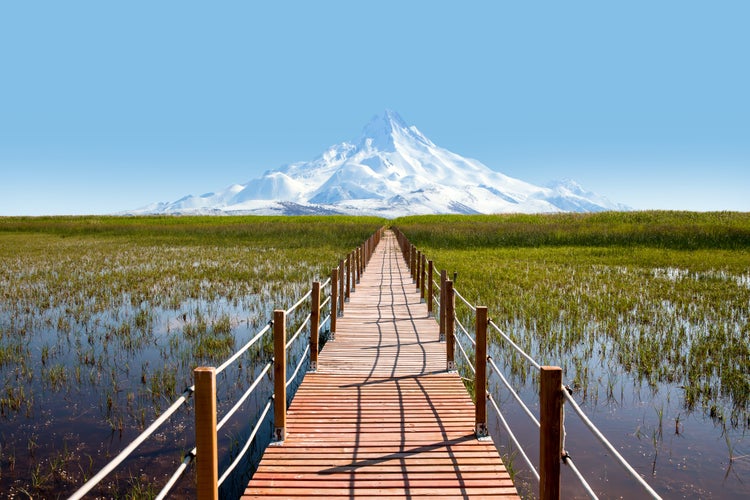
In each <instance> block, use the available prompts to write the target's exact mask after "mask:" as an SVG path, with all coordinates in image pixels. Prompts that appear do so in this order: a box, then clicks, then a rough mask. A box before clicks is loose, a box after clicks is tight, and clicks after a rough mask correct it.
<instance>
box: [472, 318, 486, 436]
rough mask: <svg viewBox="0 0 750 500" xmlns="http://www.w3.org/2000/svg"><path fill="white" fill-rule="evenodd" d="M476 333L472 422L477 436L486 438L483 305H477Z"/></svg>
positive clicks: (484, 321) (484, 322) (484, 325)
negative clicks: (474, 404)
mask: <svg viewBox="0 0 750 500" xmlns="http://www.w3.org/2000/svg"><path fill="white" fill-rule="evenodd" d="M476 333H477V338H476V341H477V346H476V349H475V358H474V369H475V370H476V377H475V378H474V395H475V396H476V399H477V404H476V406H475V412H474V423H475V424H476V425H475V429H476V435H477V437H478V438H486V437H487V436H488V435H489V433H488V432H487V308H486V307H485V306H477V317H476Z"/></svg>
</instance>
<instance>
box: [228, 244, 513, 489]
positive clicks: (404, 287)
mask: <svg viewBox="0 0 750 500" xmlns="http://www.w3.org/2000/svg"><path fill="white" fill-rule="evenodd" d="M344 313H345V314H344V316H343V317H341V318H338V322H337V328H336V340H335V341H332V342H329V343H328V344H326V346H325V348H324V349H323V350H322V351H321V353H320V356H319V366H318V371H317V373H308V374H307V375H306V376H305V378H304V381H303V382H302V384H301V385H300V387H299V389H298V391H297V394H296V395H295V397H294V400H293V402H292V404H291V405H290V407H289V411H288V416H287V437H286V440H285V441H284V443H283V444H282V445H280V446H270V447H269V448H267V450H266V452H265V454H264V455H263V458H262V460H261V462H260V465H259V467H258V470H257V471H256V473H255V474H254V476H253V478H252V480H251V481H250V483H249V485H248V487H247V489H246V490H245V494H244V495H243V497H242V498H244V499H249V498H259V497H281V498H309V497H326V498H333V497H340V498H368V497H377V498H413V497H430V498H434V497H442V498H498V497H503V498H518V494H517V492H516V488H515V487H514V486H513V482H512V481H511V480H510V477H509V475H508V473H507V471H506V470H505V466H504V465H503V463H502V461H501V460H500V457H499V455H498V452H497V450H496V448H495V445H494V444H493V443H492V441H491V440H489V439H487V440H481V441H480V440H478V439H477V438H476V437H475V436H474V405H473V403H472V402H471V399H470V397H469V395H468V393H467V392H466V389H465V388H464V385H463V383H462V382H461V379H460V377H459V376H458V375H457V374H456V373H449V372H447V371H446V370H445V367H446V356H445V343H440V342H439V341H438V325H437V323H436V321H435V319H434V318H430V317H428V315H427V306H426V304H424V303H420V298H419V292H418V291H417V290H416V287H415V285H414V284H413V282H412V279H411V276H410V275H409V270H408V268H407V267H406V263H405V262H404V260H403V258H402V256H401V253H400V251H399V249H398V246H397V244H396V241H395V238H394V236H393V234H392V233H390V232H389V233H386V235H385V237H384V238H383V239H382V241H381V242H380V245H379V246H378V248H377V249H376V251H375V253H374V255H373V257H372V260H371V261H370V263H369V266H368V268H367V270H366V271H365V272H364V273H363V275H362V279H361V282H360V283H359V284H357V286H356V290H355V291H354V292H353V293H352V294H351V300H350V301H349V302H348V303H347V304H346V307H345V309H344Z"/></svg>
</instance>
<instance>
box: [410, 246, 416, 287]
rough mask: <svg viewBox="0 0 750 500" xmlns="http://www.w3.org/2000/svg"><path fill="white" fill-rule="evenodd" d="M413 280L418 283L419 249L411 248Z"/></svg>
mask: <svg viewBox="0 0 750 500" xmlns="http://www.w3.org/2000/svg"><path fill="white" fill-rule="evenodd" d="M411 279H412V281H414V282H416V281H417V247H415V246H414V245H412V246H411Z"/></svg>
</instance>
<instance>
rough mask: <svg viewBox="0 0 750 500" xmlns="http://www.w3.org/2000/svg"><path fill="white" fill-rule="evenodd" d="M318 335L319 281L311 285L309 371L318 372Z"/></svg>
mask: <svg viewBox="0 0 750 500" xmlns="http://www.w3.org/2000/svg"><path fill="white" fill-rule="evenodd" d="M319 333H320V281H314V282H313V284H312V294H310V371H311V372H316V371H318V338H319Z"/></svg>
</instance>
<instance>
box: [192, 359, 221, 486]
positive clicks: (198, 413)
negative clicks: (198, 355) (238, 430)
mask: <svg viewBox="0 0 750 500" xmlns="http://www.w3.org/2000/svg"><path fill="white" fill-rule="evenodd" d="M193 378H194V381H195V448H196V458H195V459H196V465H195V470H196V482H197V484H196V487H197V488H196V490H197V491H196V493H197V497H198V498H199V499H200V500H204V499H210V500H218V499H219V459H218V451H217V443H218V437H217V435H216V368H213V367H205V366H201V367H198V368H196V369H195V370H193Z"/></svg>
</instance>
